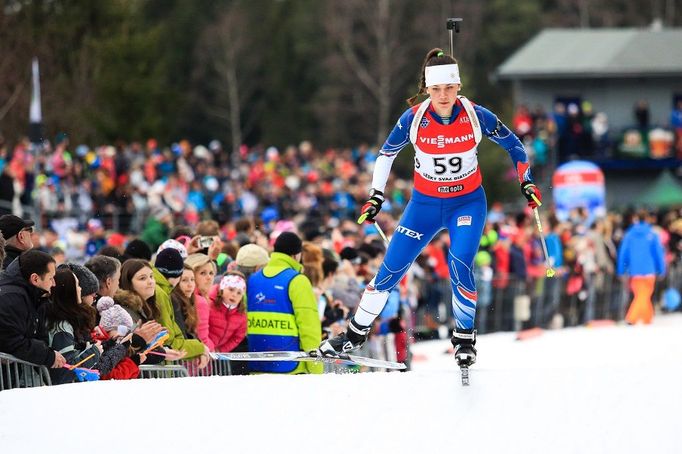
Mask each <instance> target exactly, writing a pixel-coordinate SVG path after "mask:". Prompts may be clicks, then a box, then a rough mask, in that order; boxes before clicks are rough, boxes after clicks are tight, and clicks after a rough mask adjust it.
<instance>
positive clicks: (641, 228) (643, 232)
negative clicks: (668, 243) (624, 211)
mask: <svg viewBox="0 0 682 454" xmlns="http://www.w3.org/2000/svg"><path fill="white" fill-rule="evenodd" d="M628 233H630V235H632V236H636V237H645V236H647V235H650V234H652V233H655V232H654V231H653V229H652V228H651V224H649V223H647V222H638V223H637V224H633V225H632V227H630V231H629V232H628Z"/></svg>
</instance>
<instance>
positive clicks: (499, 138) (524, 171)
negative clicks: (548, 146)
mask: <svg viewBox="0 0 682 454" xmlns="http://www.w3.org/2000/svg"><path fill="white" fill-rule="evenodd" d="M474 110H475V111H476V116H477V117H478V120H479V121H480V122H481V131H482V132H483V134H484V135H485V136H486V137H487V138H488V139H490V140H491V141H492V142H494V143H496V144H497V145H499V146H501V147H502V148H504V149H505V150H507V153H509V157H511V159H512V161H513V162H514V168H515V169H516V173H517V174H518V177H519V182H520V183H522V182H524V181H533V177H532V175H531V173H530V164H529V163H528V154H526V149H525V148H524V146H523V143H521V141H520V140H519V138H518V137H516V135H515V134H514V133H513V132H511V131H510V130H509V128H508V127H507V126H506V125H505V124H504V123H502V121H501V120H500V119H499V118H497V115H495V114H494V113H492V112H491V111H489V110H488V109H486V108H485V107H483V106H479V105H475V106H474Z"/></svg>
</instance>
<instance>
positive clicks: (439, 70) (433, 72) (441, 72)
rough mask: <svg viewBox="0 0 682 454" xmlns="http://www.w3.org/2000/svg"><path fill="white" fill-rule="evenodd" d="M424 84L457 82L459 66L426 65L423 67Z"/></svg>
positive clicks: (458, 81) (429, 85)
mask: <svg viewBox="0 0 682 454" xmlns="http://www.w3.org/2000/svg"><path fill="white" fill-rule="evenodd" d="M425 76H426V77H425V79H426V86H427V87H431V86H432V85H441V84H459V83H461V82H460V80H459V66H457V65H456V64H450V65H436V66H427V67H426V68H425Z"/></svg>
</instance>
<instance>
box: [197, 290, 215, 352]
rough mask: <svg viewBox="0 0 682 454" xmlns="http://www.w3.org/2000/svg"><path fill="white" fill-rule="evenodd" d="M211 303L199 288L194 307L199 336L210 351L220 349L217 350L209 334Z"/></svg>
mask: <svg viewBox="0 0 682 454" xmlns="http://www.w3.org/2000/svg"><path fill="white" fill-rule="evenodd" d="M210 304H211V303H210V302H209V301H208V300H207V299H206V298H204V297H203V296H201V294H200V293H199V290H198V289H197V290H196V291H195V292H194V307H195V308H196V310H197V337H198V338H199V340H200V341H201V342H203V343H204V345H206V346H207V347H208V349H209V350H210V351H212V352H215V351H218V350H216V348H215V345H214V344H213V341H211V336H209V334H208V323H209V322H208V319H209V317H210V313H211V309H210V307H209V305H210Z"/></svg>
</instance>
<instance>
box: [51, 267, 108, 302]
mask: <svg viewBox="0 0 682 454" xmlns="http://www.w3.org/2000/svg"><path fill="white" fill-rule="evenodd" d="M63 268H68V269H70V270H71V272H72V273H73V274H75V275H76V277H77V278H78V285H80V288H81V295H83V296H88V295H92V294H93V293H97V291H98V290H99V280H98V279H97V276H95V273H93V272H92V271H90V270H89V269H87V268H86V267H84V266H83V265H78V264H76V263H63V264H61V265H59V267H58V269H63Z"/></svg>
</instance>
